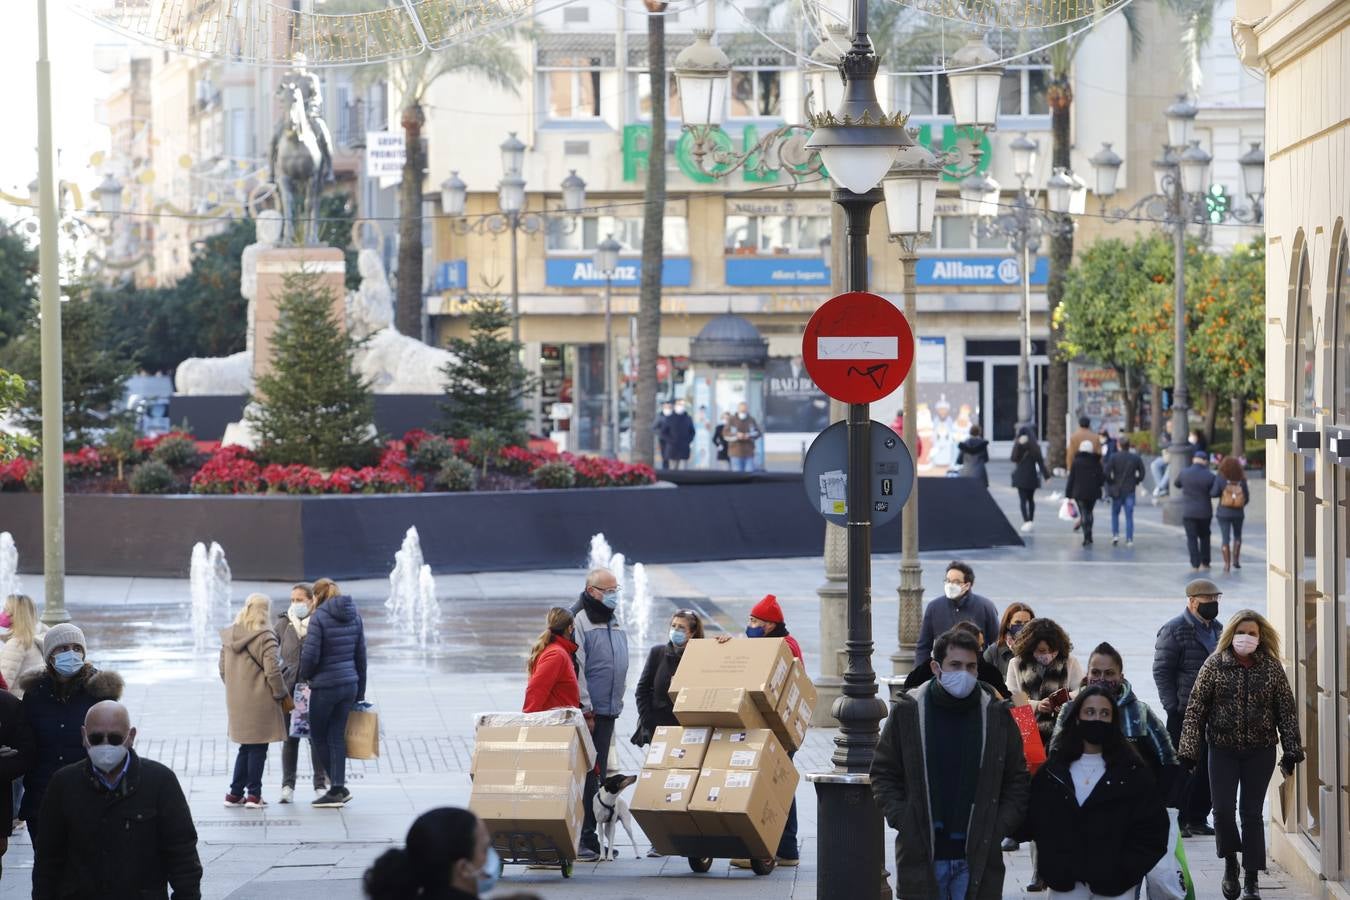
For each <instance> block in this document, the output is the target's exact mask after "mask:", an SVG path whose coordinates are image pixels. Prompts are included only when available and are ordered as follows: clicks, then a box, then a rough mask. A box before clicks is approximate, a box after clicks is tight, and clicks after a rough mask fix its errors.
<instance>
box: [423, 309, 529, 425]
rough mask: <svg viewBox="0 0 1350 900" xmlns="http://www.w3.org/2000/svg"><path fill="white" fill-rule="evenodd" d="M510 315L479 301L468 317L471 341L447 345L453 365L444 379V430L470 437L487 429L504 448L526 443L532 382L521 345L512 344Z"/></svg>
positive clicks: (462, 339)
mask: <svg viewBox="0 0 1350 900" xmlns="http://www.w3.org/2000/svg"><path fill="white" fill-rule="evenodd" d="M510 327H511V313H510V312H509V311H508V310H507V308H506V304H504V303H503V302H502V301H501V300H498V299H497V298H495V297H478V298H476V299H475V300H474V302H473V305H472V307H471V308H470V311H469V337H468V338H467V339H465V338H455V339H453V340H451V341H450V352H451V353H453V354H454V359H453V360H451V361H450V362H449V363H447V364H446V366H445V368H444V369H442V370H441V371H443V372H444V373H445V379H446V382H445V402H444V403H442V404H441V409H442V410H444V412H445V419H444V422H443V430H444V432H445V433H446V434H447V435H449V436H450V437H469V436H470V435H472V434H473V433H474V432H476V431H481V430H483V429H490V430H492V431H495V432H497V433H498V434H500V435H502V436H504V437H505V438H506V440H507V442H508V443H524V441H525V437H526V434H525V423H526V421H528V420H529V413H528V412H527V411H526V409H525V406H524V403H523V402H522V401H523V400H524V398H525V397H526V396H527V395H529V394H531V393H532V392H533V391H534V379H533V378H532V377H531V376H530V373H529V372H528V371H527V370H526V368H525V366H524V365H522V364H521V362H520V349H521V344H520V343H519V342H518V341H513V340H511V338H510V336H509V334H508V333H506V332H507V330H508V329H509V328H510Z"/></svg>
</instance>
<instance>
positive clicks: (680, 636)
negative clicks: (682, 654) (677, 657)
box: [670, 628, 689, 647]
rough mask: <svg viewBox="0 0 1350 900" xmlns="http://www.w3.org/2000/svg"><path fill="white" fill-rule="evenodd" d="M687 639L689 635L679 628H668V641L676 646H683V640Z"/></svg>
mask: <svg viewBox="0 0 1350 900" xmlns="http://www.w3.org/2000/svg"><path fill="white" fill-rule="evenodd" d="M687 640H689V635H687V634H685V633H684V632H683V631H681V630H680V629H678V628H672V629H670V642H671V643H672V644H674V645H675V646H676V647H682V646H684V642H685V641H687Z"/></svg>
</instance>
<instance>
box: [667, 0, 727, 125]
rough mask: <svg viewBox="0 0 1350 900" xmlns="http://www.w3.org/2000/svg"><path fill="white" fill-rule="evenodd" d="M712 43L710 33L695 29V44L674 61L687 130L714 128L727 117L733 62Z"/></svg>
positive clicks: (709, 31) (706, 30) (702, 29)
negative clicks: (728, 91)
mask: <svg viewBox="0 0 1350 900" xmlns="http://www.w3.org/2000/svg"><path fill="white" fill-rule="evenodd" d="M710 2H711V0H710ZM712 39H713V32H712V30H711V29H708V28H696V29H694V42H693V43H692V44H690V45H689V46H688V47H685V48H684V49H683V50H681V51H680V54H679V56H676V57H675V83H676V86H677V87H678V89H679V92H680V114H681V116H683V117H684V124H685V126H686V127H688V128H712V127H713V126H716V125H721V124H722V119H723V118H724V117H725V116H726V111H727V88H728V87H729V84H730V77H731V59H730V58H729V57H728V56H727V55H726V53H724V52H723V51H722V48H721V47H719V46H717V45H716V44H714V43H713V42H712Z"/></svg>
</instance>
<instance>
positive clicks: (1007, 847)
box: [999, 837, 1022, 853]
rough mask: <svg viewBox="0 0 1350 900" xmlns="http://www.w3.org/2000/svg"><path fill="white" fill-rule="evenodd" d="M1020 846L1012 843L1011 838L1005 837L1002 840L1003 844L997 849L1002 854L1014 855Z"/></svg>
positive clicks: (1015, 842)
mask: <svg viewBox="0 0 1350 900" xmlns="http://www.w3.org/2000/svg"><path fill="white" fill-rule="evenodd" d="M1021 846H1022V845H1021V844H1019V843H1018V842H1017V841H1014V840H1013V839H1012V838H1010V837H1007V838H1004V839H1003V843H1002V844H1000V845H999V849H1001V850H1002V851H1003V852H1004V853H1016V852H1017V851H1018V849H1019V848H1020V847H1021Z"/></svg>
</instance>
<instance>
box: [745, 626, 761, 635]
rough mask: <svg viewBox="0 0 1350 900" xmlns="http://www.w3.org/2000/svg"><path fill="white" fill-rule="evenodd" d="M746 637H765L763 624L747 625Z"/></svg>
mask: <svg viewBox="0 0 1350 900" xmlns="http://www.w3.org/2000/svg"><path fill="white" fill-rule="evenodd" d="M745 636H746V637H764V626H763V625H747V626H746V628H745Z"/></svg>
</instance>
